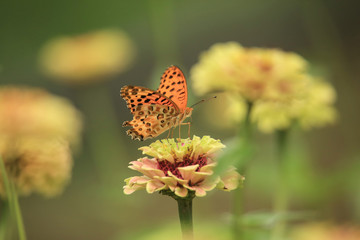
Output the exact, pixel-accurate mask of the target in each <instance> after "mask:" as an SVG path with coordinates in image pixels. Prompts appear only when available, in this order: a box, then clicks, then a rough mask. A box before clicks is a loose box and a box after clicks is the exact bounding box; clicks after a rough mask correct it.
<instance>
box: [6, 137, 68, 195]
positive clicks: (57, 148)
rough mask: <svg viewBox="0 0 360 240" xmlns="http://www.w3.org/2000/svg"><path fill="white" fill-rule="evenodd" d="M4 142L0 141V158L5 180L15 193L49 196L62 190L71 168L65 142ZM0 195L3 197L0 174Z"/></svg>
mask: <svg viewBox="0 0 360 240" xmlns="http://www.w3.org/2000/svg"><path fill="white" fill-rule="evenodd" d="M4 140H5V139H3V138H0V152H1V154H2V156H1V157H2V159H3V161H4V164H5V169H6V171H7V175H8V178H9V180H10V181H12V182H13V183H14V184H15V186H16V189H17V191H18V193H19V194H21V195H28V194H30V193H32V192H37V193H40V194H42V195H44V196H47V197H52V196H55V195H58V194H60V193H61V192H62V191H63V189H64V187H65V186H66V184H67V183H68V182H69V180H70V178H71V168H72V158H71V151H70V149H69V145H68V143H67V142H66V141H61V140H56V139H34V138H21V139H16V140H14V139H12V140H10V139H6V142H5V141H4ZM9 141H11V142H9ZM4 146H6V148H5V149H4ZM0 195H1V196H3V197H4V196H5V195H6V194H5V189H4V185H3V182H2V176H1V174H0Z"/></svg>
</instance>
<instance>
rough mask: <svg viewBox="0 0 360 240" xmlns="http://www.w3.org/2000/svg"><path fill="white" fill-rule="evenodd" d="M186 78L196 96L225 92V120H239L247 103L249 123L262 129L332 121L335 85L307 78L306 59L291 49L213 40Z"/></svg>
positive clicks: (334, 114)
mask: <svg viewBox="0 0 360 240" xmlns="http://www.w3.org/2000/svg"><path fill="white" fill-rule="evenodd" d="M191 77H192V81H193V87H194V91H195V92H196V93H198V94H199V95H203V94H207V93H211V92H217V91H225V92H227V95H228V96H230V98H228V99H230V100H231V101H227V102H225V101H223V103H224V104H223V107H224V108H228V109H229V110H227V111H224V114H225V115H226V116H227V117H228V118H229V119H231V121H228V122H240V121H242V120H244V118H245V114H244V112H246V109H247V108H248V106H249V104H250V105H251V106H252V110H251V116H250V117H251V121H252V122H254V123H256V125H257V126H258V128H259V129H260V130H261V131H264V132H272V131H274V130H279V129H286V128H288V127H290V126H291V125H292V124H293V123H299V124H300V126H301V127H303V128H306V129H308V128H311V127H314V126H324V125H326V124H329V123H333V122H334V121H335V120H336V116H337V114H336V110H335V109H334V107H333V104H334V102H335V99H336V94H335V91H334V89H333V88H332V86H331V85H329V84H328V83H326V82H325V81H322V80H319V79H317V78H314V77H313V76H311V75H310V74H309V70H308V64H307V62H306V61H305V60H304V59H303V58H302V57H301V56H299V55H297V54H295V53H291V52H284V51H281V50H279V49H262V48H244V47H242V46H241V45H240V44H238V43H235V42H229V43H218V44H215V45H214V46H212V47H211V48H210V49H209V50H208V51H206V52H204V53H203V54H202V55H201V56H200V60H199V62H198V63H197V64H195V65H194V67H193V68H192V69H191ZM220 100H221V99H220V98H219V101H220ZM247 103H248V104H247ZM213 115H214V116H215V115H216V114H214V113H213Z"/></svg>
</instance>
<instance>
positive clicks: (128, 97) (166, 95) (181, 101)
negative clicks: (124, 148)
mask: <svg viewBox="0 0 360 240" xmlns="http://www.w3.org/2000/svg"><path fill="white" fill-rule="evenodd" d="M120 96H121V97H122V98H123V99H124V100H125V101H126V103H127V108H129V109H130V111H131V113H132V114H133V119H132V120H131V121H125V122H124V123H123V125H122V126H123V127H127V126H129V127H132V128H131V129H129V130H127V131H126V133H127V135H129V136H130V137H131V138H132V139H137V140H140V141H143V140H146V139H148V138H154V137H156V136H158V135H160V134H161V133H163V132H165V131H166V130H170V129H171V128H173V127H176V126H178V125H180V124H181V123H182V122H183V121H184V120H185V119H186V118H187V117H190V116H191V113H192V110H193V109H192V108H189V107H187V106H186V105H187V98H188V94H187V85H186V79H185V77H184V74H183V72H182V71H181V70H180V68H178V67H176V66H171V67H169V68H167V69H166V70H165V72H164V73H163V75H162V77H161V82H160V86H159V88H158V89H157V90H156V91H154V90H151V89H149V88H145V87H138V86H124V87H122V88H121V90H120Z"/></svg>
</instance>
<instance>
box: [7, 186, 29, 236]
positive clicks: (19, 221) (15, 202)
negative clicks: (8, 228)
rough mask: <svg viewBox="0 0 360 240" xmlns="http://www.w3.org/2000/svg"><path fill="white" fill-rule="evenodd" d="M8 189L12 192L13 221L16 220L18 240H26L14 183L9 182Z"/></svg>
mask: <svg viewBox="0 0 360 240" xmlns="http://www.w3.org/2000/svg"><path fill="white" fill-rule="evenodd" d="M10 187H11V192H12V200H13V208H14V213H15V220H16V225H17V229H18V234H19V240H26V233H25V228H24V222H23V219H22V214H21V209H20V204H19V200H18V197H17V193H16V188H15V185H14V183H12V182H11V183H10Z"/></svg>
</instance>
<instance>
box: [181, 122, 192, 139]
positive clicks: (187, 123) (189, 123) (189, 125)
mask: <svg viewBox="0 0 360 240" xmlns="http://www.w3.org/2000/svg"><path fill="white" fill-rule="evenodd" d="M181 125H188V137H189V138H190V127H191V122H186V123H181Z"/></svg>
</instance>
